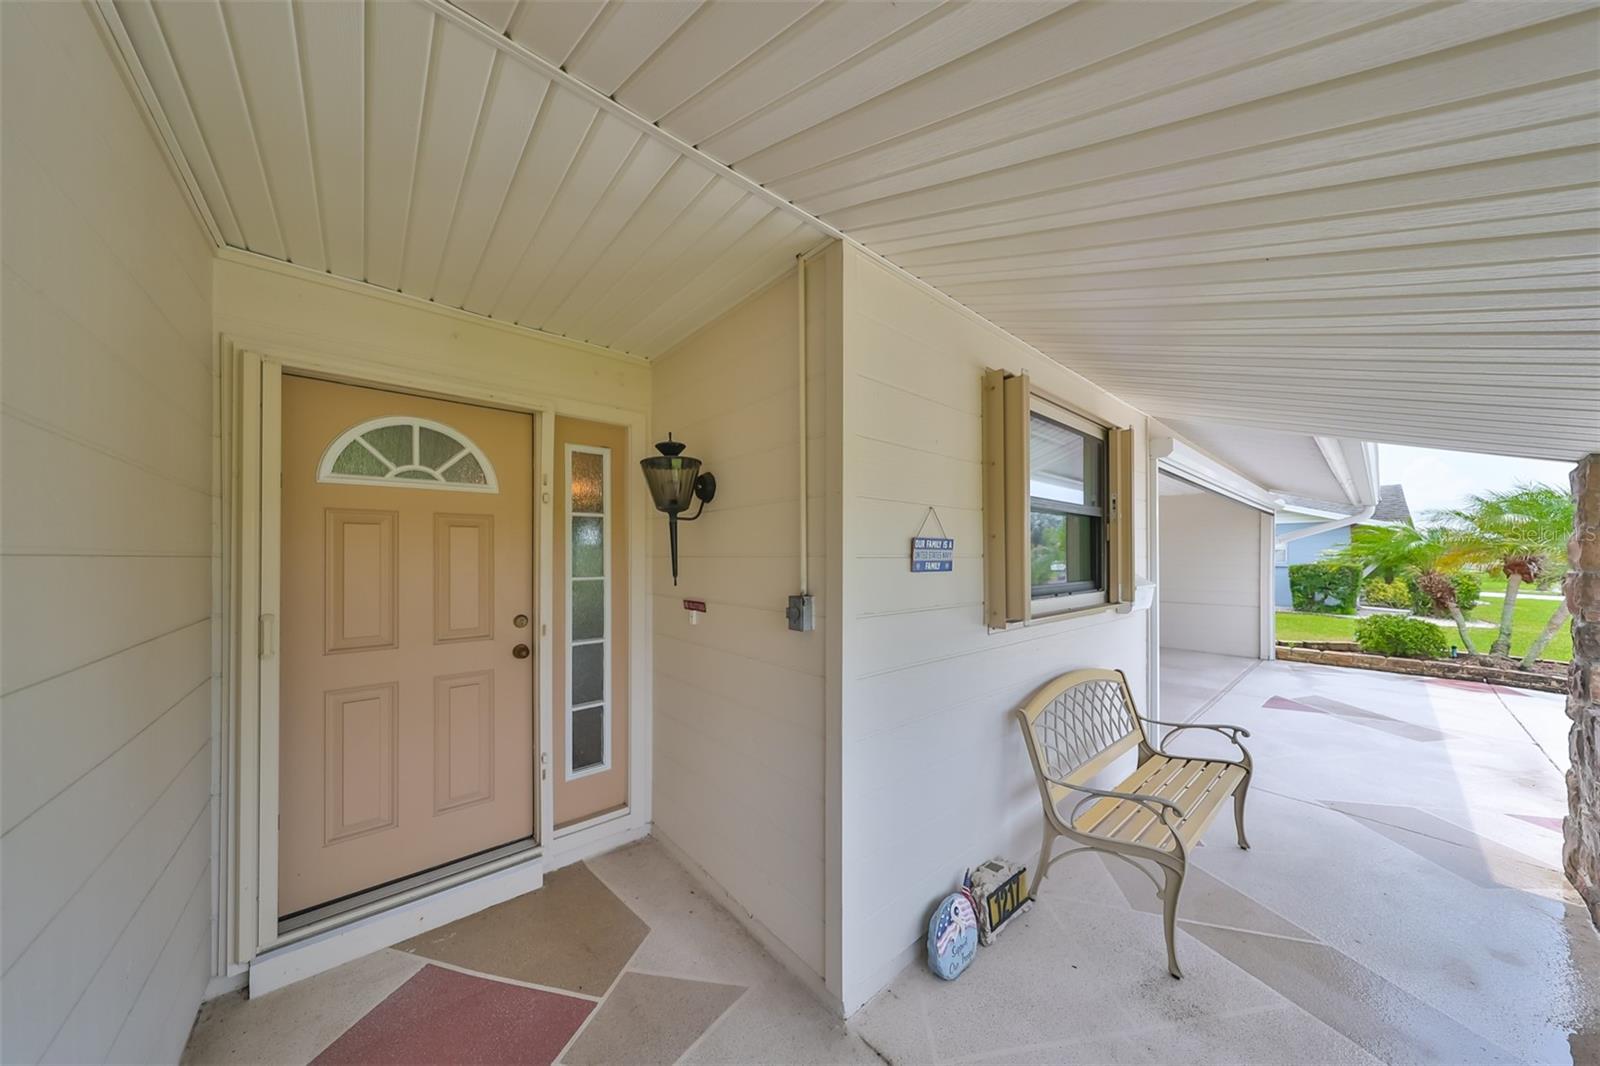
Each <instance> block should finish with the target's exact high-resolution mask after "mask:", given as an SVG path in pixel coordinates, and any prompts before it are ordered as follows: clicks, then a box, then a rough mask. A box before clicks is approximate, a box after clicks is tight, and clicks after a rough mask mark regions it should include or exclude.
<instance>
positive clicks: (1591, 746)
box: [1561, 452, 1600, 925]
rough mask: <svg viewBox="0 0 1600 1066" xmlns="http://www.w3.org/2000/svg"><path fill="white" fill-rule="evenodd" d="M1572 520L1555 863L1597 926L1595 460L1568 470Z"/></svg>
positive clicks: (1599, 665) (1598, 488)
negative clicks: (1565, 756)
mask: <svg viewBox="0 0 1600 1066" xmlns="http://www.w3.org/2000/svg"><path fill="white" fill-rule="evenodd" d="M1572 498H1573V500H1574V501H1575V502H1576V503H1577V512H1576V515H1575V516H1574V521H1573V526H1572V539H1571V541H1569V542H1568V545H1567V564H1568V567H1569V569H1568V570H1567V573H1566V576H1565V577H1564V578H1563V579H1562V592H1563V593H1564V594H1565V595H1566V599H1567V609H1568V610H1569V611H1571V612H1572V664H1571V666H1569V667H1568V668H1567V717H1568V718H1570V719H1571V720H1572V728H1571V731H1570V732H1569V734H1568V753H1569V754H1570V755H1571V756H1572V766H1571V768H1570V769H1569V770H1568V771H1567V818H1566V822H1565V824H1564V829H1565V834H1564V838H1565V839H1564V843H1563V846H1562V849H1561V851H1562V859H1563V860H1564V864H1565V866H1566V871H1567V878H1568V879H1569V880H1570V881H1571V882H1572V884H1573V885H1574V886H1575V887H1576V888H1577V890H1578V892H1579V893H1580V894H1581V895H1582V896H1583V901H1584V902H1585V903H1586V904H1588V906H1589V917H1590V919H1591V920H1593V921H1594V923H1595V924H1596V925H1600V452H1596V453H1595V454H1593V455H1588V456H1585V457H1584V458H1583V459H1581V460H1579V462H1578V465H1577V466H1576V467H1574V468H1573V470H1572Z"/></svg>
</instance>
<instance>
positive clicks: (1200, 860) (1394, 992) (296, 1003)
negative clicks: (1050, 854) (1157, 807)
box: [185, 653, 1600, 1064]
mask: <svg viewBox="0 0 1600 1066" xmlns="http://www.w3.org/2000/svg"><path fill="white" fill-rule="evenodd" d="M1163 682H1164V686H1166V688H1165V690H1164V696H1163V699H1164V703H1165V708H1164V712H1163V713H1164V714H1165V715H1167V716H1174V715H1179V716H1182V717H1189V716H1191V715H1193V714H1196V713H1198V714H1199V715H1200V718H1201V720H1204V721H1216V722H1233V723H1237V724H1240V725H1244V726H1246V727H1247V728H1249V729H1250V730H1251V731H1252V734H1253V735H1252V737H1251V739H1250V740H1249V741H1248V743H1249V744H1250V747H1251V750H1252V752H1253V753H1254V755H1255V759H1256V766H1257V770H1256V778H1255V783H1254V785H1253V786H1252V789H1251V793H1250V801H1249V809H1248V815H1247V817H1248V822H1249V829H1250V838H1251V843H1252V845H1253V847H1252V850H1251V851H1249V852H1242V851H1239V850H1238V849H1237V848H1235V847H1234V846H1233V843H1232V827H1231V825H1223V824H1222V823H1223V822H1228V821H1230V820H1229V819H1226V818H1224V819H1219V821H1218V823H1217V826H1216V827H1215V828H1214V829H1213V830H1212V831H1211V832H1210V833H1209V834H1208V838H1209V841H1208V844H1207V846H1204V847H1202V848H1200V849H1199V850H1198V852H1197V855H1196V857H1195V860H1194V866H1193V867H1192V868H1191V873H1190V877H1189V880H1188V883H1187V884H1186V886H1185V889H1184V894H1183V900H1182V903H1181V906H1180V920H1181V932H1180V934H1179V943H1178V952H1179V957H1180V959H1181V961H1182V963H1183V966H1184V972H1185V974H1186V976H1185V977H1184V978H1183V980H1181V981H1175V980H1173V979H1172V978H1171V977H1169V976H1168V975H1167V973H1166V970H1165V964H1164V961H1165V957H1164V950H1163V947H1162V938H1161V925H1160V917H1159V904H1158V902H1157V901H1156V899H1155V894H1154V889H1153V888H1152V886H1151V884H1150V882H1148V881H1147V880H1145V879H1144V877H1143V876H1142V875H1141V874H1139V873H1137V872H1136V871H1134V870H1132V869H1130V868H1127V867H1125V866H1122V865H1121V864H1116V863H1107V862H1104V861H1102V860H1101V859H1100V858H1098V857H1096V856H1093V855H1083V856H1077V857H1074V858H1071V859H1067V860H1064V861H1063V862H1062V863H1060V864H1059V865H1057V866H1056V867H1055V868H1054V870H1053V871H1052V873H1051V876H1050V878H1049V880H1048V881H1047V882H1046V885H1045V887H1044V890H1043V891H1042V892H1041V894H1040V900H1039V903H1038V905H1036V906H1035V907H1034V908H1033V910H1032V911H1030V912H1029V913H1028V914H1026V915H1024V916H1023V917H1022V918H1020V919H1019V920H1018V924H1017V925H1016V926H1014V927H1012V928H1008V929H1007V930H1006V932H1005V933H1004V934H1003V935H1002V936H1001V938H1000V939H999V941H998V942H997V943H996V944H995V945H993V946H992V947H989V948H984V949H982V950H981V951H980V952H979V955H978V958H977V960H976V961H975V962H974V964H973V966H972V968H971V969H970V970H969V971H968V972H967V973H966V974H965V975H964V976H963V977H962V978H961V979H960V980H959V981H957V982H954V983H948V984H947V983H945V982H941V981H939V980H937V979H936V978H933V977H932V976H931V975H929V974H928V973H927V972H926V970H924V969H923V968H922V967H921V966H920V965H912V966H910V967H908V968H907V969H906V970H905V971H904V972H903V973H901V975H900V976H899V977H898V978H897V979H896V980H895V981H894V983H893V984H892V985H891V986H890V987H889V988H888V989H887V990H885V991H884V992H883V993H881V994H880V995H879V996H878V997H877V998H875V999H874V1000H873V1001H872V1002H871V1003H869V1004H868V1005H867V1006H866V1007H865V1008H863V1009H862V1010H861V1011H860V1012H859V1013H858V1014H857V1015H856V1017H855V1018H854V1019H852V1020H851V1022H850V1023H849V1025H848V1026H846V1025H843V1024H841V1023H839V1022H837V1021H835V1020H833V1019H832V1018H831V1017H830V1016H829V1014H828V1012H827V1011H826V1010H825V1009H824V1008H823V1007H822V1006H820V1005H819V1004H818V1003H817V1002H816V1001H815V1000H814V999H813V998H812V997H811V995H810V993H809V992H808V991H807V990H806V989H805V988H804V987H802V986H801V985H800V984H799V982H798V981H796V980H795V979H794V978H793V977H791V976H790V975H789V974H788V973H787V972H786V971H784V970H783V968H782V967H781V966H780V965H779V964H778V963H776V962H775V961H774V960H773V959H771V958H770V957H769V956H768V955H767V954H766V953H765V952H764V951H762V949H761V948H760V947H759V945H757V944H756V943H755V941H753V940H752V939H751V938H750V937H749V936H748V935H747V934H746V933H745V932H744V931H743V930H742V929H741V928H740V927H739V926H738V924H737V923H736V922H735V921H734V920H733V919H732V917H731V916H729V915H728V914H727V913H726V912H724V911H723V910H722V909H721V908H720V907H718V906H717V905H716V904H715V903H713V902H712V901H710V900H708V899H707V898H706V897H705V896H704V895H703V894H702V893H700V892H699V891H698V890H697V888H696V886H695V884H694V882H693V881H692V880H691V879H690V878H689V877H688V875H687V874H686V873H685V872H684V871H683V870H682V869H681V868H679V867H678V866H677V865H676V864H675V863H674V862H673V861H672V860H671V859H670V858H669V857H668V856H667V855H666V853H665V852H664V851H663V850H662V849H661V848H660V847H659V846H658V845H656V844H655V843H653V842H650V841H645V842H642V843H640V844H636V845H633V846H631V847H628V848H625V849H622V850H620V851H617V852H613V853H611V854H609V855H605V856H602V857H600V858H598V859H594V860H591V861H590V862H588V863H585V864H581V865H578V866H574V867H570V868H568V869H566V870H562V871H558V872H556V873H555V874H552V875H551V876H550V877H548V878H547V879H546V887H545V888H544V889H543V890H542V891H540V892H538V893H533V894H530V895H528V896H523V897H520V898H518V899H515V900H512V901H510V902H508V903H505V904H502V905H500V906H499V907H496V908H492V909H491V910H489V911H486V912H484V913H482V914H479V915H474V916H473V917H471V918H467V919H463V920H462V921H460V922H457V923H454V924H452V925H450V926H445V927H443V928H442V929H439V930H435V931H434V932H432V933H429V934H425V935H423V936H421V937H418V938H416V939H415V940H413V941H408V942H407V943H405V944H401V945H398V946H397V947H396V948H393V949H388V950H384V951H380V952H377V953H375V954H373V955H370V956H367V957H366V958H364V959H360V960H358V961H356V962H353V963H351V964H349V965H347V966H344V967H341V968H340V969H339V970H335V971H332V972H330V973H328V974H324V975H322V976H320V977H317V978H313V979H311V980H309V981H306V982H302V983H301V984H299V985H294V986H291V987H289V988H287V989H284V990H282V991H279V992H276V993H273V994H271V995H268V996H264V997H262V998H261V999H259V1000H255V1001H248V1000H246V999H244V998H243V997H242V996H230V997H225V998H223V999H221V1000H217V1001H214V1002H212V1003H210V1004H208V1005H207V1006H206V1007H205V1008H203V1009H202V1012H201V1015H200V1019H199V1021H198V1023H197V1024H196V1027H195V1031H194V1035H193V1037H192V1038H191V1040H190V1044H189V1048H188V1051H187V1053H186V1056H185V1060H186V1061H188V1062H196V1063H199V1062H294V1063H303V1062H310V1061H317V1062H326V1063H335V1062H408V1063H409V1062H551V1061H562V1062H569V1063H603V1062H617V1063H657V1062H660V1063H665V1062H672V1061H685V1062H727V1063H753V1062H774V1063H777V1062H782V1063H802V1062H808V1063H809V1062H878V1061H880V1060H887V1061H889V1062H892V1063H933V1062H974V1063H976V1062H991V1061H993V1062H1028V1063H1032V1062H1116V1063H1132V1062H1183V1063H1186V1064H1187V1063H1205V1062H1274V1063H1276V1062H1318V1063H1322V1062H1360V1063H1371V1062H1377V1061H1383V1062H1439V1063H1462V1062H1472V1063H1478V1062H1559V1063H1568V1062H1572V1063H1597V1062H1600V936H1597V935H1596V932H1595V930H1594V928H1593V926H1592V925H1590V923H1589V921H1588V919H1587V917H1586V916H1585V914H1584V912H1583V910H1582V908H1581V907H1580V906H1579V905H1578V904H1577V902H1576V897H1575V896H1574V894H1573V893H1572V891H1571V889H1570V887H1568V886H1567V885H1566V883H1565V881H1564V880H1563V879H1562V878H1561V876H1560V874H1559V872H1558V871H1559V863H1560V847H1561V834H1560V818H1561V815H1562V813H1563V811H1564V806H1565V786H1564V783H1563V780H1562V770H1564V768H1565V757H1566V740H1565V737H1566V718H1565V715H1564V712H1563V710H1562V705H1561V700H1560V699H1559V698H1557V697H1553V696H1548V695H1544V694H1539V693H1525V692H1520V691H1516V690H1510V689H1492V688H1488V687H1485V686H1481V685H1476V684H1472V683H1461V682H1442V681H1432V680H1424V679H1420V678H1407V677H1400V676H1397V675H1391V674H1375V673H1367V672H1365V671H1353V670H1338V669H1333V668H1328V667H1318V666H1309V665H1302V664H1290V663H1260V664H1256V663H1252V662H1249V661H1246V660H1226V659H1222V658H1220V657H1204V656H1193V655H1189V654H1187V653H1167V655H1166V657H1165V658H1164V677H1163ZM1185 744H1186V745H1188V747H1187V748H1186V749H1185V750H1191V751H1193V750H1196V749H1197V747H1198V746H1199V745H1200V744H1201V741H1198V740H1194V741H1191V740H1188V739H1187V738H1186V739H1185ZM1175 746H1176V745H1175ZM1025 858H1026V859H1027V860H1028V861H1030V862H1031V861H1032V859H1033V856H1026V857H1025Z"/></svg>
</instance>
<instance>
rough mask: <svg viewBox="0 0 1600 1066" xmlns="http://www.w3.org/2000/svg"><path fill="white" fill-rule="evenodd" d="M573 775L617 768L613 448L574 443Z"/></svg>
mask: <svg viewBox="0 0 1600 1066" xmlns="http://www.w3.org/2000/svg"><path fill="white" fill-rule="evenodd" d="M566 465H567V480H566V484H567V492H568V497H567V530H566V535H567V574H566V587H567V621H568V626H567V628H568V632H567V693H566V696H567V701H566V702H567V777H568V778H573V777H583V776H584V775H585V774H591V773H599V772H600V771H602V770H606V769H609V768H610V766H611V698H610V697H611V693H610V681H611V611H610V593H611V563H610V554H611V553H610V551H609V546H610V543H611V516H610V512H609V509H608V508H607V506H606V504H607V503H608V502H609V499H610V493H611V450H610V449H609V448H591V447H588V446H587V445H582V444H569V445H567V449H566Z"/></svg>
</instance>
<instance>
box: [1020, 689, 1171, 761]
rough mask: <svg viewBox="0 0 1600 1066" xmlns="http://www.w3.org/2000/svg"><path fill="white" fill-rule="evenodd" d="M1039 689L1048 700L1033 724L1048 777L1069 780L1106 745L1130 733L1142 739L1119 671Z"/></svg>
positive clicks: (1141, 729) (1038, 748) (1126, 739)
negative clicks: (1055, 689) (1052, 691)
mask: <svg viewBox="0 0 1600 1066" xmlns="http://www.w3.org/2000/svg"><path fill="white" fill-rule="evenodd" d="M1085 673H1088V671H1085ZM1094 673H1095V674H1102V672H1101V671H1094ZM1040 695H1041V696H1044V697H1046V701H1045V703H1044V705H1043V707H1041V708H1040V709H1039V711H1038V713H1037V716H1036V717H1033V720H1032V726H1031V727H1032V730H1033V738H1034V742H1035V744H1036V745H1037V751H1038V754H1039V760H1040V762H1041V763H1042V764H1043V765H1042V767H1041V769H1043V770H1044V773H1045V776H1047V777H1050V778H1054V779H1055V780H1058V781H1064V780H1068V779H1070V778H1071V775H1072V774H1073V773H1074V772H1075V771H1076V770H1078V769H1079V768H1081V767H1082V766H1083V765H1084V764H1086V763H1088V762H1090V761H1092V760H1094V759H1095V757H1096V756H1098V755H1100V754H1101V753H1102V752H1104V751H1105V750H1106V749H1108V748H1111V747H1113V746H1118V745H1119V744H1122V742H1125V741H1128V740H1129V739H1130V738H1138V739H1143V736H1144V732H1143V727H1142V726H1140V724H1139V719H1138V715H1137V713H1136V712H1135V711H1134V707H1133V700H1132V699H1131V698H1130V697H1129V695H1128V690H1127V683H1126V682H1125V681H1124V680H1123V679H1122V677H1121V675H1120V674H1117V673H1110V676H1092V677H1088V678H1086V679H1084V680H1080V681H1077V682H1075V683H1073V684H1070V685H1068V686H1067V687H1066V688H1065V689H1064V690H1062V691H1061V692H1060V693H1057V694H1055V695H1054V696H1053V697H1052V696H1051V695H1050V694H1049V693H1048V692H1044V693H1040ZM1031 709H1032V708H1030V711H1031Z"/></svg>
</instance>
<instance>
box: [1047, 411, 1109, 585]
mask: <svg viewBox="0 0 1600 1066" xmlns="http://www.w3.org/2000/svg"><path fill="white" fill-rule="evenodd" d="M1105 467H1106V431H1105V430H1104V429H1101V428H1100V427H1098V426H1095V425H1093V424H1092V423H1089V422H1085V421H1084V420H1082V419H1077V418H1074V417H1073V416H1071V415H1070V414H1067V413H1066V412H1064V411H1059V410H1052V411H1050V413H1049V415H1048V416H1047V415H1045V414H1041V413H1040V412H1038V411H1034V412H1032V413H1031V414H1030V417H1029V425H1028V563H1029V573H1028V585H1029V591H1030V595H1031V597H1032V598H1033V600H1034V601H1035V608H1034V609H1035V612H1037V611H1038V610H1039V609H1040V606H1041V605H1040V604H1038V602H1037V601H1039V600H1041V599H1049V600H1051V601H1053V602H1052V603H1051V604H1047V605H1043V606H1045V608H1046V609H1048V608H1049V607H1053V606H1055V605H1056V604H1060V605H1061V606H1082V605H1084V604H1087V603H1100V602H1104V599H1105V591H1106V532H1105V513H1106V508H1105V503H1106V469H1105Z"/></svg>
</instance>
